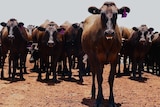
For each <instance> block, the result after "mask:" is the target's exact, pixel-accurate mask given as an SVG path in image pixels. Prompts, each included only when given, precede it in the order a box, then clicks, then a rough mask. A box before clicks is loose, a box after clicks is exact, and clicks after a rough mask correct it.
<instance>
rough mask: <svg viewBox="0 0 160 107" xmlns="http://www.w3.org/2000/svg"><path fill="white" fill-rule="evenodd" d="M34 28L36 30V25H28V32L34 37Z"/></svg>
mask: <svg viewBox="0 0 160 107" xmlns="http://www.w3.org/2000/svg"><path fill="white" fill-rule="evenodd" d="M34 28H36V27H35V26H34V25H28V26H27V30H28V32H29V34H30V35H32V32H33V30H34Z"/></svg>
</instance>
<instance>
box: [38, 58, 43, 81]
mask: <svg viewBox="0 0 160 107" xmlns="http://www.w3.org/2000/svg"><path fill="white" fill-rule="evenodd" d="M42 68H43V61H42V58H40V69H39V70H38V78H37V81H41V80H42Z"/></svg>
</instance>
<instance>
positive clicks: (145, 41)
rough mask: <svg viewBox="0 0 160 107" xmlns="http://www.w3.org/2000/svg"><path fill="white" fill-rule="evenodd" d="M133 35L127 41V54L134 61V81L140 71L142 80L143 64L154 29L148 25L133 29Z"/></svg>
mask: <svg viewBox="0 0 160 107" xmlns="http://www.w3.org/2000/svg"><path fill="white" fill-rule="evenodd" d="M133 30H135V31H134V32H133V34H132V35H131V37H130V38H129V39H128V41H127V47H126V50H127V54H128V55H129V58H130V60H131V61H132V73H133V79H136V71H137V69H138V74H139V79H140V80H141V79H142V73H141V72H142V70H143V62H144V58H145V56H146V54H147V53H148V51H149V49H150V46H151V42H152V41H151V36H152V34H153V33H152V31H153V30H154V29H153V28H148V27H147V26H146V25H141V26H140V27H133Z"/></svg>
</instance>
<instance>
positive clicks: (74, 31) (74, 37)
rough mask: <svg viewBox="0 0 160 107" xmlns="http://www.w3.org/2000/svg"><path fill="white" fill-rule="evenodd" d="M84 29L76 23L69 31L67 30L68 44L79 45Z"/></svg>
mask: <svg viewBox="0 0 160 107" xmlns="http://www.w3.org/2000/svg"><path fill="white" fill-rule="evenodd" d="M82 31H83V30H82V28H81V26H80V24H79V23H74V24H72V25H71V26H70V27H69V29H67V31H66V34H65V37H66V42H68V43H72V45H73V44H75V43H79V42H80V41H79V40H80V39H81V35H82Z"/></svg>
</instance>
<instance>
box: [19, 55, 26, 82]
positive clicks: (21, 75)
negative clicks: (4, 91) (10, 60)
mask: <svg viewBox="0 0 160 107" xmlns="http://www.w3.org/2000/svg"><path fill="white" fill-rule="evenodd" d="M25 68H26V67H25V57H24V58H23V56H20V80H25V79H24V77H23V70H24V73H25Z"/></svg>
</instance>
